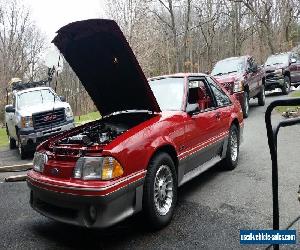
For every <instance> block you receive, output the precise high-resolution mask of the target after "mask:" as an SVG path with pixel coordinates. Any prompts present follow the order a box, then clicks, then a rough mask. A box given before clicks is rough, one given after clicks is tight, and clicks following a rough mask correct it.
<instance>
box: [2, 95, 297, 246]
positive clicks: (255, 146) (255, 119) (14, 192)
mask: <svg viewBox="0 0 300 250" xmlns="http://www.w3.org/2000/svg"><path fill="white" fill-rule="evenodd" d="M278 98H282V96H281V95H278V94H276V93H275V94H271V95H269V96H268V97H267V104H269V103H270V102H271V101H272V100H275V99H278ZM283 98H285V97H283ZM266 107H267V105H266V106H265V107H259V106H257V105H256V101H255V100H253V101H251V109H250V115H249V118H248V119H247V120H245V129H244V143H243V144H242V146H241V150H240V161H239V165H238V167H237V168H236V169H235V170H234V171H232V172H224V171H220V170H219V169H218V168H217V167H215V168H213V169H210V170H209V171H207V172H206V173H204V174H203V175H201V176H199V177H197V178H195V179H194V180H192V181H191V182H189V183H187V184H185V185H184V186H183V187H182V188H180V190H179V201H178V206H177V209H176V212H175V217H174V219H173V221H172V223H171V224H170V225H169V226H168V227H166V228H164V229H163V230H161V231H158V232H149V231H148V230H147V225H145V224H144V223H143V217H142V215H141V214H139V215H136V216H134V217H133V218H130V219H128V220H126V221H124V222H122V223H120V224H118V225H116V226H114V227H113V228H109V229H106V230H101V231H99V230H88V229H83V228H78V227H74V226H69V225H64V224H61V223H58V222H55V221H52V220H50V219H47V218H45V217H43V216H41V215H39V214H38V213H36V212H34V211H33V210H32V209H31V208H30V206H29V203H28V200H29V191H28V188H27V186H26V183H25V182H18V183H3V182H2V183H0V197H1V198H0V199H1V202H0V214H1V216H0V223H1V227H0V235H1V238H0V248H1V249H70V248H77V249H83V248H86V249H102V248H124V249H129V248H130V249H131V248H146V249H155V248H185V249H186V248H188V249H196V248H205V249H238V248H243V246H241V245H240V243H239V230H240V229H269V228H271V227H272V196H271V160H270V155H269V149H268V147H267V137H266V130H265V123H264V113H265V109H266ZM273 118H274V120H279V119H282V118H281V116H280V115H279V114H278V113H275V114H274V116H273ZM299 131H300V127H299V126H294V127H291V128H284V129H282V130H281V131H280V134H279V138H278V151H279V195H280V215H281V217H280V222H281V228H286V227H287V226H288V225H289V223H290V222H291V221H293V220H294V219H295V218H297V217H298V216H299V215H300V203H299V202H298V200H297V191H298V186H299V184H300V178H299V176H300V164H299V162H300V154H299V153H298V149H299V148H300V133H299ZM0 159H1V161H2V162H0V163H1V164H2V163H3V162H4V163H13V162H14V163H18V162H19V161H18V160H17V156H16V152H10V151H8V150H5V151H1V152H0ZM29 161H30V159H29ZM9 174H10V173H8V174H0V178H1V180H0V181H3V179H4V176H5V175H9ZM292 228H295V229H297V230H298V231H299V230H300V224H299V223H298V222H296V223H295V224H294V225H293V226H292ZM299 246H300V245H297V246H294V248H299ZM246 247H247V248H249V246H246ZM246 247H244V248H246ZM264 247H265V246H253V248H264ZM289 248H291V246H289Z"/></svg>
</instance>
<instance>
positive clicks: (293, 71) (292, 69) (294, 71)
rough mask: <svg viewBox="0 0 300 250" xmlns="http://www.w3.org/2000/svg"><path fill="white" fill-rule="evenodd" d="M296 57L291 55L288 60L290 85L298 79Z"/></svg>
mask: <svg viewBox="0 0 300 250" xmlns="http://www.w3.org/2000/svg"><path fill="white" fill-rule="evenodd" d="M294 60H295V61H296V62H293V61H294ZM297 61H298V60H297V57H296V56H295V55H294V54H293V55H291V57H290V59H289V64H290V66H289V71H290V76H291V82H292V83H296V82H299V81H300V79H299V72H298V71H299V69H298V67H299V65H298V64H299V63H298V62H297Z"/></svg>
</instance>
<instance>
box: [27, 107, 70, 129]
mask: <svg viewBox="0 0 300 250" xmlns="http://www.w3.org/2000/svg"><path fill="white" fill-rule="evenodd" d="M32 119H33V127H34V128H35V129H38V128H44V127H49V126H55V125H58V124H60V123H62V122H64V121H65V109H64V108H60V109H55V110H51V111H46V112H41V113H37V114H34V115H33V116H32Z"/></svg>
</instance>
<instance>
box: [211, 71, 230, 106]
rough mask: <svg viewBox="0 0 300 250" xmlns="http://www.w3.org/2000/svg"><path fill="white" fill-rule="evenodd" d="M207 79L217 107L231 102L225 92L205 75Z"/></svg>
mask: <svg viewBox="0 0 300 250" xmlns="http://www.w3.org/2000/svg"><path fill="white" fill-rule="evenodd" d="M207 81H208V83H209V86H210V88H211V91H212V92H213V94H214V96H215V98H216V102H217V105H218V107H224V106H229V105H230V104H231V101H230V98H229V97H228V96H227V95H226V94H225V92H224V91H223V90H222V89H221V88H220V87H219V86H218V85H217V84H216V83H215V82H214V81H213V80H212V79H211V78H210V77H207Z"/></svg>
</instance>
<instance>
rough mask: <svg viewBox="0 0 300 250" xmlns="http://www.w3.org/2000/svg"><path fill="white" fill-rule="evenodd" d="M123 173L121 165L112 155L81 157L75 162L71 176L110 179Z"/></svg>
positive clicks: (84, 178) (85, 178) (86, 178)
mask: <svg viewBox="0 0 300 250" xmlns="http://www.w3.org/2000/svg"><path fill="white" fill-rule="evenodd" d="M123 173H124V170H123V167H122V166H121V164H120V163H119V162H118V161H117V160H116V159H115V158H113V157H81V158H79V159H78V160H77V162H76V165H75V168H74V173H73V177H74V178H76V179H83V180H111V179H114V178H117V177H120V176H121V175H123Z"/></svg>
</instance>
